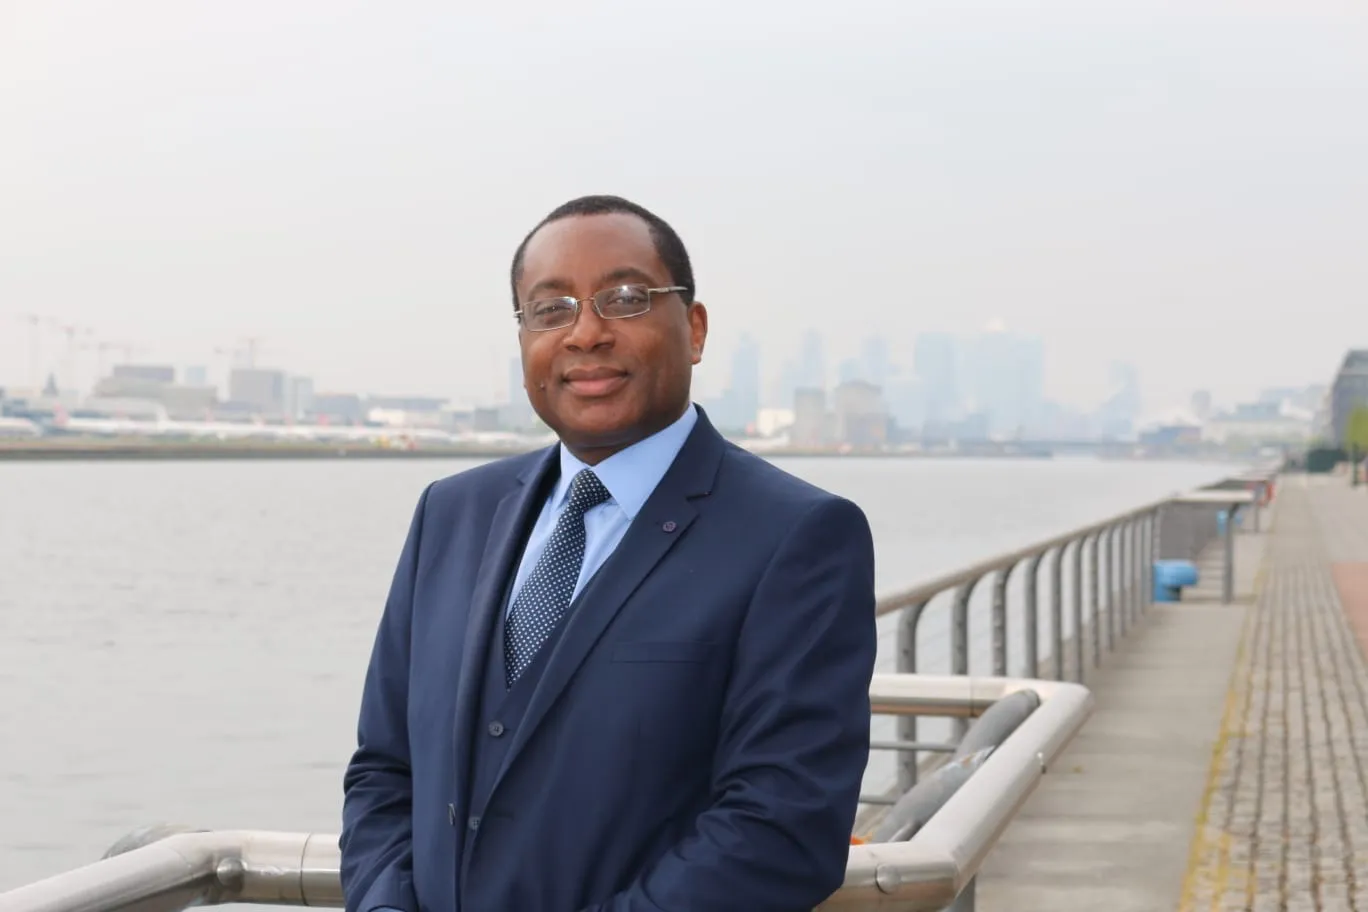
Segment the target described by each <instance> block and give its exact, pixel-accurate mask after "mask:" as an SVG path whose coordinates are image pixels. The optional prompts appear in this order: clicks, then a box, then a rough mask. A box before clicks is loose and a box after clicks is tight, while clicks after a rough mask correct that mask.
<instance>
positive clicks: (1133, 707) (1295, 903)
mask: <svg viewBox="0 0 1368 912" xmlns="http://www.w3.org/2000/svg"><path fill="white" fill-rule="evenodd" d="M1263 530H1264V531H1262V532H1260V533H1254V532H1244V533H1242V534H1240V535H1238V536H1237V537H1236V543H1237V554H1236V562H1235V565H1236V568H1237V571H1238V572H1237V577H1236V595H1237V598H1236V602H1235V604H1232V605H1222V604H1221V603H1220V599H1219V593H1218V592H1217V591H1216V587H1217V586H1218V585H1219V583H1218V582H1217V581H1218V580H1219V579H1220V557H1219V555H1217V554H1215V553H1212V554H1211V560H1210V562H1209V563H1205V562H1204V566H1203V574H1202V577H1203V580H1204V585H1203V586H1202V587H1199V588H1198V589H1197V590H1196V591H1195V592H1192V593H1190V594H1189V595H1188V596H1187V597H1185V601H1183V602H1182V603H1177V604H1157V605H1153V606H1151V607H1150V609H1149V610H1148V612H1147V613H1146V615H1145V618H1144V620H1143V621H1142V622H1141V624H1140V629H1137V630H1134V631H1132V633H1131V634H1130V635H1129V636H1128V637H1127V638H1126V640H1125V643H1124V645H1122V646H1119V647H1118V649H1117V651H1116V652H1115V653H1113V654H1111V655H1109V656H1108V657H1107V658H1106V659H1105V660H1104V662H1103V665H1102V667H1101V668H1100V669H1096V670H1094V671H1093V672H1092V674H1091V675H1090V676H1089V678H1088V679H1087V681H1086V682H1085V683H1087V685H1088V686H1089V687H1090V688H1092V690H1093V693H1094V696H1095V699H1096V711H1095V713H1094V715H1093V717H1092V719H1091V720H1090V721H1089V722H1088V724H1087V725H1086V726H1084V728H1083V730H1082V732H1080V733H1079V735H1078V736H1077V737H1076V738H1075V739H1074V741H1073V742H1072V743H1071V744H1070V746H1069V747H1068V749H1067V750H1066V751H1065V752H1064V754H1063V755H1062V757H1061V759H1060V760H1059V761H1058V762H1056V764H1055V765H1054V768H1053V769H1052V771H1051V774H1049V775H1047V776H1045V778H1044V779H1043V780H1042V781H1041V784H1040V786H1039V787H1038V789H1037V790H1036V792H1035V793H1034V794H1033V795H1032V797H1031V798H1030V800H1029V801H1028V802H1027V804H1026V805H1025V807H1024V808H1023V811H1022V813H1021V814H1019V815H1018V816H1017V818H1016V819H1015V820H1014V821H1013V822H1012V823H1011V825H1010V826H1009V827H1008V828H1007V830H1006V831H1005V833H1004V834H1003V836H1002V838H1001V840H1000V841H999V842H998V844H997V846H996V847H995V848H994V849H993V851H992V853H991V854H990V855H989V856H988V859H987V861H986V863H985V865H984V867H983V869H982V870H981V871H980V873H979V877H978V884H977V903H976V906H975V908H976V909H978V910H980V912H1009V910H1010V912H1070V910H1078V912H1082V910H1089V912H1091V910H1101V909H1105V910H1107V912H1159V910H1179V912H1208V910H1212V912H1215V910H1223V912H1224V910H1250V912H1262V910H1285V912H1297V910H1317V912H1339V910H1346V912H1347V910H1353V912H1368V662H1365V659H1364V654H1365V653H1364V650H1365V648H1368V496H1365V494H1364V493H1363V492H1362V489H1358V490H1352V489H1350V488H1348V487H1347V486H1346V485H1345V484H1344V481H1343V480H1342V479H1328V478H1323V477H1307V476H1284V477H1283V478H1282V479H1281V481H1280V489H1279V492H1278V496H1277V499H1276V501H1275V504H1274V506H1273V509H1272V510H1271V511H1269V513H1268V514H1267V515H1266V516H1265V518H1264V522H1263ZM1210 550H1211V551H1215V550H1216V549H1210Z"/></svg>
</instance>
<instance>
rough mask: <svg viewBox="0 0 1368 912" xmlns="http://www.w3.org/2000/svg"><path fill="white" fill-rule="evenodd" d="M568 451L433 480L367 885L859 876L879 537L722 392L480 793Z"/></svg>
mask: <svg viewBox="0 0 1368 912" xmlns="http://www.w3.org/2000/svg"><path fill="white" fill-rule="evenodd" d="M556 455H557V451H556V448H555V447H551V448H550V449H548V450H543V451H540V452H537V453H532V454H527V455H522V456H517V457H513V458H510V459H505V460H501V461H498V462H494V463H491V464H487V465H484V466H480V467H478V468H475V469H471V470H469V471H466V472H462V473H460V474H458V475H455V476H452V477H449V478H445V479H443V480H441V481H438V482H435V483H434V484H432V485H431V486H429V487H428V488H427V490H426V491H425V492H424V493H423V495H422V497H421V499H420V501H419V504H418V508H417V511H416V513H415V515H414V517H413V522H412V526H411V528H410V531H409V535H408V540H407V542H406V543H405V545H404V549H403V552H402V555H401V557H400V560H399V565H398V569H397V571H396V573H395V576H394V580H393V585H392V589H391V591H390V596H389V599H388V602H387V603H386V605H385V610H384V614H383V617H382V619H381V621H380V625H379V630H378V633H377V636H376V639H375V645H374V651H373V654H372V657H371V661H370V666H369V669H368V672H367V675H366V682H365V689H364V694H363V697H362V705H361V713H360V723H359V732H358V748H357V750H356V752H355V755H354V756H353V757H352V760H351V762H350V765H349V767H348V769H347V772H346V776H345V782H344V788H345V802H344V811H343V831H342V836H341V850H342V883H343V888H344V891H345V895H346V906H347V909H348V910H349V912H373V910H375V909H378V908H380V907H391V908H394V909H399V910H403V912H456V910H461V912H576V910H601V912H610V910H611V912H662V910H664V912H685V910H688V912H704V910H706V912H725V910H732V909H734V910H738V912H740V910H745V912H764V910H774V912H799V910H810V909H811V908H812V907H813V906H815V905H817V904H818V903H820V902H821V901H822V900H824V899H825V898H826V897H827V896H829V895H830V894H831V893H832V892H833V891H834V890H835V889H836V888H837V887H839V886H840V884H841V882H842V878H843V874H844V871H845V864H846V858H847V852H848V850H849V840H850V832H851V827H852V825H853V821H854V816H855V811H856V806H857V799H858V793H859V788H860V782H861V778H862V775H863V772H864V769H865V763H866V760H867V757H868V752H869V710H870V705H869V683H870V677H871V675H872V673H873V667H874V652H875V627H874V553H873V542H872V539H871V535H870V530H869V526H868V523H867V521H866V519H865V516H864V514H863V513H862V512H861V511H860V509H859V508H858V507H856V506H855V505H854V504H852V503H850V502H849V501H847V500H844V499H842V498H839V497H836V496H834V495H832V494H829V493H827V492H825V491H822V490H819V489H817V488H815V487H813V486H811V485H809V484H807V483H805V482H803V481H800V480H798V479H796V478H794V477H793V476H791V475H789V474H787V473H785V472H782V471H781V470H779V469H777V468H775V467H774V466H772V465H770V464H769V463H767V462H765V461H764V460H762V459H759V458H757V457H755V456H753V455H751V454H749V453H747V452H745V451H744V450H741V449H740V448H738V447H735V446H733V445H731V444H729V443H727V442H726V441H725V440H724V439H723V438H722V437H721V436H720V435H719V434H718V433H717V432H716V431H715V430H714V429H713V428H712V427H711V425H710V424H709V423H708V422H707V420H706V416H704V415H703V414H702V412H701V411H700V414H699V421H698V424H697V425H696V427H695V428H694V430H693V431H692V433H691V434H690V436H689V439H688V440H687V441H686V442H685V444H684V447H683V449H682V450H681V452H680V454H679V456H678V457H677V458H676V459H675V461H674V463H673V464H672V465H671V467H670V468H669V470H668V471H667V472H666V474H665V476H664V478H663V479H662V481H661V483H660V485H659V486H658V487H657V488H656V490H655V492H654V493H653V494H652V496H651V497H650V499H649V500H648V501H647V502H646V504H645V506H644V507H643V509H642V510H641V512H640V513H639V514H638V515H637V517H636V519H635V520H634V521H633V523H632V526H631V527H630V529H629V530H628V532H627V534H626V536H625V538H624V539H623V540H622V542H621V544H620V545H619V546H618V547H617V549H616V550H615V551H614V553H613V554H612V555H611V556H610V557H609V558H608V560H607V562H606V563H605V564H604V565H603V567H602V568H601V569H600V570H599V572H598V573H597V574H596V575H595V576H594V578H593V579H592V580H590V581H589V583H588V584H587V585H586V586H585V587H584V589H583V591H582V592H581V593H580V595H579V596H578V597H577V598H576V600H575V603H574V604H573V605H572V606H571V610H570V612H569V613H568V614H567V617H566V620H565V621H564V622H563V628H562V631H563V632H562V634H561V636H560V638H559V640H558V641H557V642H556V644H555V645H554V647H552V650H551V652H550V654H549V658H548V659H547V661H546V664H545V667H544V671H543V673H542V675H541V679H540V680H539V681H538V682H537V683H536V689H535V691H533V693H532V696H531V697H530V701H529V702H528V704H527V707H526V713H525V715H524V717H523V720H522V724H520V725H519V726H518V728H517V730H516V731H514V732H512V734H511V740H510V742H509V743H508V745H507V749H508V753H507V755H506V757H505V758H504V759H503V761H502V763H501V765H500V768H499V772H498V776H497V779H496V780H495V782H494V785H493V788H492V790H491V791H490V792H489V794H488V795H487V796H485V797H484V798H482V799H480V803H481V804H483V806H482V807H472V800H471V795H470V788H469V780H468V778H467V777H468V775H469V774H468V771H467V770H466V768H465V767H466V765H467V762H468V758H469V757H470V752H471V750H472V747H471V745H472V744H474V743H475V739H477V738H480V737H483V736H484V735H485V731H484V729H483V728H482V727H481V728H477V722H478V720H477V713H478V706H479V701H480V697H479V694H478V691H479V690H480V687H481V685H482V682H483V680H484V678H483V669H484V657H485V654H486V652H487V651H488V650H489V649H490V648H491V644H492V631H494V630H495V629H497V626H498V618H499V615H500V612H501V611H502V610H503V608H504V607H505V605H506V598H507V589H508V585H509V579H510V578H511V576H512V574H513V573H514V572H515V569H516V566H517V562H518V559H519V555H520V553H521V548H522V544H523V539H524V537H525V535H526V533H527V530H528V529H529V528H530V525H531V523H532V521H533V519H534V517H535V516H536V514H537V511H538V510H539V509H540V507H541V505H542V501H543V498H544V497H545V494H546V491H547V490H548V487H547V483H548V480H550V479H552V476H554V474H555V473H556V472H557V471H558V468H557V459H556ZM494 648H497V646H495V647H494ZM475 814H482V815H483V817H484V819H485V820H486V821H497V825H494V824H492V823H491V824H489V825H485V826H481V827H478V828H473V826H474V824H473V821H470V818H471V816H472V815H475ZM468 822H469V823H468ZM472 840H473V842H471V841H472Z"/></svg>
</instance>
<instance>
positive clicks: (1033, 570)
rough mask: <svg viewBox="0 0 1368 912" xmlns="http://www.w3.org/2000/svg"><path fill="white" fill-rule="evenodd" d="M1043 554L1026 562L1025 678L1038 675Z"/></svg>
mask: <svg viewBox="0 0 1368 912" xmlns="http://www.w3.org/2000/svg"><path fill="white" fill-rule="evenodd" d="M1044 558H1045V553H1044V552H1041V553H1040V554H1037V555H1035V556H1034V557H1032V558H1031V559H1030V560H1028V561H1027V562H1026V644H1025V645H1026V677H1028V678H1034V677H1036V676H1037V675H1038V674H1040V604H1039V603H1040V562H1041V561H1042V560H1044Z"/></svg>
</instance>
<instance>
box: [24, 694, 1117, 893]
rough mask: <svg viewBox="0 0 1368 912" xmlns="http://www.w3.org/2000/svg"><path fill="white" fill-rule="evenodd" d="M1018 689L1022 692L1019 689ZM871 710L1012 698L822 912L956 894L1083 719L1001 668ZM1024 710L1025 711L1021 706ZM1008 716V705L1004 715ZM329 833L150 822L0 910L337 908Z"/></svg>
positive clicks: (1079, 708) (896, 711) (929, 710)
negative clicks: (944, 783)
mask: <svg viewBox="0 0 1368 912" xmlns="http://www.w3.org/2000/svg"><path fill="white" fill-rule="evenodd" d="M1013 695H1023V696H1021V697H1015V698H1014V696H1013ZM870 697H871V700H872V703H873V706H874V711H875V712H879V713H888V714H893V715H898V716H905V715H912V714H915V715H928V716H949V717H954V718H961V719H970V718H976V717H979V716H982V715H983V714H984V713H985V712H987V711H988V710H989V709H990V708H992V707H994V706H995V704H998V703H999V701H1006V700H1011V702H1012V704H1014V705H1010V706H1009V709H1008V711H1007V712H1008V713H1012V714H1017V715H1020V716H1021V718H1017V719H1015V720H1014V722H1013V724H1011V725H1010V726H1004V727H998V730H997V731H996V732H993V731H988V729H990V728H994V727H995V726H985V739H984V741H983V746H982V747H981V748H979V749H978V750H976V751H975V752H974V755H973V768H972V770H971V773H972V774H971V775H966V776H964V777H962V779H961V780H960V781H958V782H955V783H952V784H951V785H950V786H949V787H947V788H946V789H944V790H943V793H942V794H941V795H938V796H937V797H936V798H935V799H934V800H933V801H932V802H931V803H930V805H929V806H928V807H929V809H930V810H932V811H933V812H932V813H929V814H926V815H925V819H924V820H918V821H917V823H916V825H915V826H908V827H905V828H904V831H903V832H901V833H898V834H895V836H894V837H893V838H895V839H897V840H898V841H889V842H880V843H873V844H867V845H852V846H851V847H850V857H849V861H848V863H847V865H846V876H845V882H844V884H843V885H842V886H841V888H840V889H838V890H837V891H836V893H834V894H833V895H832V896H831V897H830V898H829V899H828V900H827V901H826V902H824V903H822V905H821V906H819V909H820V910H824V912H830V910H861V912H870V910H881V912H930V910H940V909H944V908H945V907H946V906H948V905H949V904H951V903H953V902H955V901H956V899H957V897H961V896H963V895H964V893H965V890H966V887H968V886H969V885H970V884H971V883H972V882H973V879H974V876H975V875H976V874H977V872H978V869H979V866H980V865H981V864H982V863H983V860H984V858H985V857H987V855H988V852H989V850H990V849H991V848H992V847H993V845H994V843H995V842H996V841H997V839H998V837H999V836H1000V835H1001V833H1002V832H1003V830H1004V829H1006V827H1007V825H1008V823H1010V822H1011V820H1012V818H1013V816H1015V814H1016V813H1017V811H1018V810H1019V809H1020V807H1021V806H1022V804H1023V803H1024V802H1025V801H1026V799H1027V797H1029V795H1030V794H1031V792H1032V790H1033V789H1034V788H1035V786H1036V784H1037V783H1038V782H1039V781H1040V778H1041V776H1043V775H1044V774H1045V772H1046V770H1047V769H1049V766H1050V764H1051V763H1053V762H1054V760H1055V758H1057V757H1058V756H1059V754H1060V752H1062V751H1063V750H1064V747H1065V746H1066V745H1067V744H1068V743H1069V741H1070V739H1072V738H1073V736H1074V734H1075V733H1077V731H1078V730H1079V728H1080V727H1081V726H1082V725H1083V723H1084V721H1086V719H1087V717H1088V714H1089V712H1090V711H1091V708H1092V697H1091V695H1090V694H1089V693H1088V691H1087V689H1086V688H1084V687H1082V686H1081V685H1078V684H1071V683H1063V682H1058V681H1034V680H1028V679H1011V678H1000V677H988V678H972V677H965V676H949V675H898V674H893V675H876V676H875V678H874V681H873V682H872V684H871V686H870ZM1023 709H1029V710H1030V711H1029V712H1026V713H1023V712H1022V710H1023ZM1004 714H1007V713H1004ZM339 862H340V854H339V851H338V837H337V836H336V835H335V834H316V833H274V832H260V831H250V830H246V831H221V832H190V831H184V830H178V829H177V828H158V829H154V830H151V831H146V832H145V834H141V835H136V836H134V837H133V838H130V839H127V840H125V841H123V842H122V843H121V844H120V845H118V846H116V847H115V848H114V849H113V850H111V854H110V855H109V856H107V857H106V858H104V859H103V860H100V861H97V862H94V863H93V864H90V865H87V866H85V867H83V868H78V869H76V870H74V871H69V872H67V873H65V874H59V875H57V876H55V877H50V878H48V879H46V880H41V881H38V882H37V883H33V884H29V885H28V886H24V887H20V888H18V889H17V890H12V891H10V892H8V893H3V894H0V912H135V910H136V912H178V910H181V909H185V908H188V907H190V906H196V905H212V904H218V903H267V904H279V905H309V906H327V907H339V906H341V905H342V888H341V880H340V875H339V870H338V869H339Z"/></svg>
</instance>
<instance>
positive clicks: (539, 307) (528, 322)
mask: <svg viewBox="0 0 1368 912" xmlns="http://www.w3.org/2000/svg"><path fill="white" fill-rule="evenodd" d="M684 291H688V289H687V288H685V287H684V286H683V285H671V286H669V287H667V288H647V287H646V286H645V285H619V286H618V287H616V288H605V289H603V290H602V291H600V292H598V293H596V294H595V295H594V296H593V297H591V298H585V299H584V300H583V301H581V300H579V299H578V298H572V297H569V296H566V297H562V298H542V299H541V300H539V301H528V302H527V303H526V304H524V305H523V306H522V307H520V308H519V309H518V310H517V311H515V312H514V314H513V319H515V320H518V321H520V322H521V323H522V325H523V328H524V329H526V330H528V331H529V332H547V331H549V330H552V329H564V328H565V327H567V326H569V325H571V324H572V323H574V322H575V320H577V319H578V318H579V312H580V306H581V305H582V304H584V303H585V302H588V303H590V304H592V305H593V306H594V312H595V313H596V314H598V315H599V316H600V317H602V318H603V319H605V320H625V319H627V318H628V317H639V316H641V315H642V314H644V313H646V312H647V311H649V310H650V309H651V296H652V295H658V294H672V293H674V292H684Z"/></svg>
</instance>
